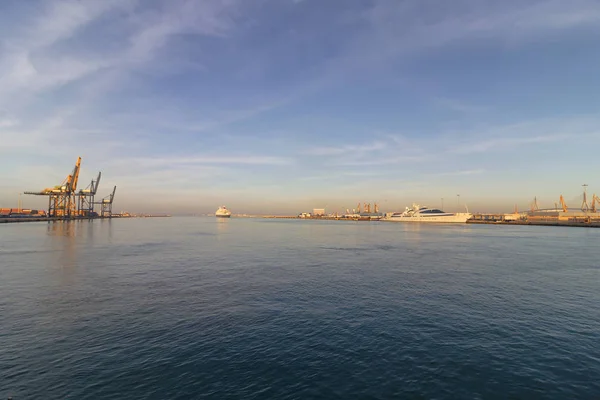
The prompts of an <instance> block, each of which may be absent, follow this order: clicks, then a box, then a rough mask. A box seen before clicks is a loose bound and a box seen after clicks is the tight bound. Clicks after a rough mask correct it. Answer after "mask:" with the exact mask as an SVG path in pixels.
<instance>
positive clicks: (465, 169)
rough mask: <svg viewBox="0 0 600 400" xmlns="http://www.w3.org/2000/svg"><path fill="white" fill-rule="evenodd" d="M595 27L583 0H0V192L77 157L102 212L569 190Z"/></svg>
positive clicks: (597, 164)
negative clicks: (110, 204)
mask: <svg viewBox="0 0 600 400" xmlns="http://www.w3.org/2000/svg"><path fill="white" fill-rule="evenodd" d="M599 35H600V2H598V1H595V0H593V1H592V0H571V1H564V0H558V1H553V0H549V1H533V0H529V1H525V0H519V1H512V0H506V1H501V2H500V1H492V0H477V1H475V0H454V1H446V0H413V1H401V0H345V1H341V0H336V1H333V0H332V1H325V0H211V1H202V0H196V1H185V0H165V1H160V0H150V1H145V0H103V1H95V0H90V1H72V0H56V1H33V0H32V1H26V2H25V1H17V0H14V1H11V0H5V1H2V2H0V139H1V140H0V167H1V168H2V171H4V173H3V178H2V181H0V189H1V190H0V206H2V207H5V206H13V207H15V206H16V199H17V197H18V193H19V192H23V191H25V190H35V189H41V188H44V187H47V186H51V185H55V184H58V183H60V181H62V179H64V177H65V176H66V175H67V174H68V173H69V171H70V170H71V169H72V166H73V164H74V162H75V159H76V157H77V156H82V157H83V162H82V174H81V177H80V179H81V181H80V182H83V183H86V182H88V181H89V180H90V179H92V177H93V176H95V174H96V173H97V171H99V170H101V171H102V173H103V181H102V185H101V188H100V192H102V193H104V192H106V194H107V193H108V192H109V191H110V187H112V185H117V186H118V191H117V197H116V200H115V208H117V209H118V210H129V211H165V212H174V213H176V212H210V211H214V209H216V207H217V206H218V205H220V204H226V205H228V206H229V207H230V208H231V209H233V211H234V212H264V213H268V212H273V213H296V212H300V211H306V210H310V209H312V208H313V207H327V208H328V209H329V210H331V211H338V210H342V209H345V208H352V207H353V206H355V204H356V203H357V202H358V201H361V202H374V201H377V202H378V203H379V204H381V205H382V208H384V209H385V210H394V209H403V208H404V206H405V205H408V204H409V203H412V202H413V201H418V202H421V203H427V204H431V205H435V206H439V205H440V203H441V198H444V199H445V208H447V209H448V210H452V208H456V202H457V194H460V201H461V203H466V204H468V205H469V207H470V209H471V210H475V211H497V210H507V211H510V210H512V208H513V206H514V204H519V207H520V208H522V209H524V208H526V207H527V205H528V203H529V202H530V201H531V199H532V198H533V197H534V196H537V197H538V199H539V200H540V203H541V205H543V206H544V205H545V206H553V205H554V202H556V201H557V200H558V197H559V196H560V194H561V193H562V194H563V195H564V196H565V198H566V199H567V200H568V201H570V202H571V203H577V202H578V201H580V200H578V199H579V198H580V197H579V196H580V193H581V184H583V183H588V184H589V185H590V186H589V191H590V192H594V191H595V192H600V181H599V180H598V176H599V172H600V160H599V158H598V156H597V153H598V151H597V149H598V148H599V146H600V125H599V122H600V121H599V120H600V115H599V114H598V111H599V106H600V77H599V75H598V70H599V66H600V40H598V38H599V37H600V36H599ZM24 202H25V206H30V207H44V206H45V202H44V201H43V199H38V198H32V197H27V198H24ZM573 205H576V204H573Z"/></svg>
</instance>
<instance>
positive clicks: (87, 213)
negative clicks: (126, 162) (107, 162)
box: [77, 172, 102, 218]
mask: <svg viewBox="0 0 600 400" xmlns="http://www.w3.org/2000/svg"><path fill="white" fill-rule="evenodd" d="M101 176H102V172H98V177H97V178H96V180H93V179H92V181H91V182H90V184H89V185H88V186H87V187H86V188H85V189H81V190H79V192H78V193H77V197H78V199H79V201H78V204H77V214H78V215H79V216H80V217H88V218H91V217H93V216H94V196H96V192H97V191H98V186H99V185H100V177H101Z"/></svg>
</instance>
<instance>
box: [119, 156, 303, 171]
mask: <svg viewBox="0 0 600 400" xmlns="http://www.w3.org/2000/svg"><path fill="white" fill-rule="evenodd" d="M292 162H293V160H292V159H290V158H285V157H274V156H253V155H242V156H194V157H189V156H187V157H186V156H183V157H162V158H161V157H159V158H131V159H126V160H121V161H118V163H119V164H133V165H137V166H141V167H144V168H151V167H152V168H157V167H165V166H174V165H180V166H186V165H187V166H189V165H203V164H206V165H211V164H213V165H221V164H224V165H288V164H291V163H292Z"/></svg>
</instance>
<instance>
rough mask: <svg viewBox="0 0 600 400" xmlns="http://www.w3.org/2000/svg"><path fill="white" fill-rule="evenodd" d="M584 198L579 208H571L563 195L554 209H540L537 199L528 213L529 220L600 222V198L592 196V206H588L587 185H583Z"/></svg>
mask: <svg viewBox="0 0 600 400" xmlns="http://www.w3.org/2000/svg"><path fill="white" fill-rule="evenodd" d="M582 187H583V196H582V202H581V206H580V207H579V208H576V207H569V206H568V205H567V202H566V201H565V198H564V196H563V195H562V194H561V195H560V197H559V199H558V202H556V203H554V208H546V209H540V208H539V207H538V203H537V198H534V199H533V202H532V203H531V208H530V211H529V212H528V213H527V217H526V218H527V220H528V221H530V222H536V221H537V222H594V221H600V213H598V212H597V205H600V198H599V197H598V196H596V194H593V195H592V201H591V205H590V204H588V196H587V187H588V185H587V184H583V185H582Z"/></svg>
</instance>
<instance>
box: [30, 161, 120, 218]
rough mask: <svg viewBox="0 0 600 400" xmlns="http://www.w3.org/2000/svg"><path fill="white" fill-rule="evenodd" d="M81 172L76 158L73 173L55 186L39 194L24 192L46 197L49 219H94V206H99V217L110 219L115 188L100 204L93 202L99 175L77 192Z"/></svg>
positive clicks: (98, 183) (95, 213) (79, 163)
mask: <svg viewBox="0 0 600 400" xmlns="http://www.w3.org/2000/svg"><path fill="white" fill-rule="evenodd" d="M80 171H81V157H77V161H76V162H75V167H74V168H73V172H71V173H70V174H69V175H67V177H66V178H65V180H64V181H63V182H62V183H61V184H60V185H57V186H53V187H50V188H46V189H43V190H41V191H39V192H25V194H29V195H34V196H48V213H47V215H48V217H51V218H64V219H70V218H94V217H97V216H98V213H97V212H95V211H94V206H95V205H96V204H99V205H100V216H101V217H105V218H110V217H111V216H112V203H113V200H114V197H115V191H116V189H117V187H116V186H115V187H114V189H113V191H112V193H111V194H110V195H108V196H106V197H104V198H103V199H102V200H101V201H100V202H95V201H94V199H95V195H96V192H97V191H98V186H99V185H100V177H101V176H102V175H101V173H100V172H99V173H98V177H97V178H96V179H95V180H92V181H91V182H90V184H89V185H88V186H87V187H86V188H85V189H80V190H79V191H77V183H78V182H79V172H80Z"/></svg>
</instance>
